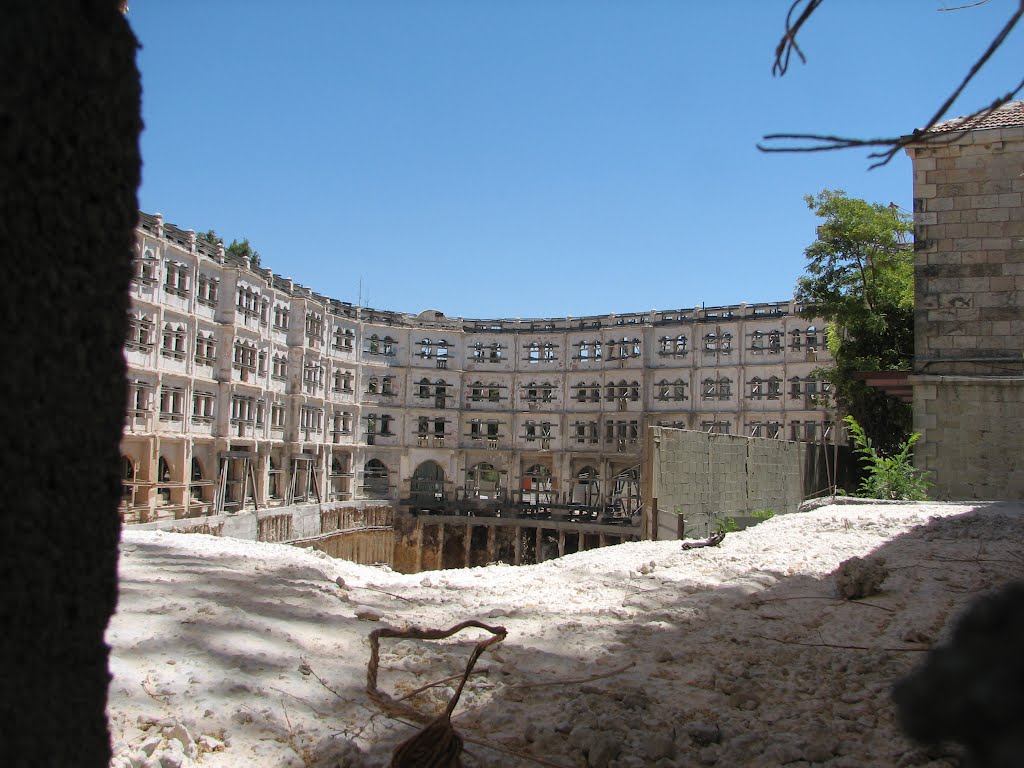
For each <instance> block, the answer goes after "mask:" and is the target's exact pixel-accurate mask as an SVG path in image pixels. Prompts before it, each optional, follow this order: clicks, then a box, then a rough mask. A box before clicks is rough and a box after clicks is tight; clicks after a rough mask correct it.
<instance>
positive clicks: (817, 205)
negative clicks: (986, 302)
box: [796, 189, 914, 450]
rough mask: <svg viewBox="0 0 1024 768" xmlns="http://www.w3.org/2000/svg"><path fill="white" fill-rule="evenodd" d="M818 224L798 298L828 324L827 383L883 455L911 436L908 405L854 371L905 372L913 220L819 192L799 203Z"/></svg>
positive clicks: (910, 345)
mask: <svg viewBox="0 0 1024 768" xmlns="http://www.w3.org/2000/svg"><path fill="white" fill-rule="evenodd" d="M804 199H805V201H806V202H807V206H808V207H809V208H810V209H811V210H812V211H814V213H815V215H817V216H818V217H819V218H821V219H822V224H821V225H820V226H819V227H818V230H817V238H816V239H815V241H814V242H813V243H811V245H810V246H808V247H807V249H806V250H805V251H804V253H805V255H806V256H807V271H806V274H804V275H803V276H802V277H801V278H800V279H799V280H798V281H797V286H796V296H797V298H798V299H799V300H800V301H801V302H803V303H804V304H805V306H806V309H805V310H804V312H805V314H806V315H807V316H813V317H821V318H823V319H825V320H826V321H828V323H829V330H828V338H827V341H828V347H829V352H830V353H831V354H832V357H833V358H834V360H835V365H833V366H831V367H829V368H823V369H821V370H820V371H819V373H820V375H822V376H823V377H824V378H827V379H828V380H829V381H831V382H832V385H833V391H834V393H835V396H836V400H837V402H838V404H839V407H840V408H841V409H842V410H843V412H845V413H848V414H850V415H852V416H854V417H855V418H856V420H857V421H858V422H859V423H860V425H861V426H863V427H864V430H865V432H866V433H867V435H868V436H870V438H871V439H872V440H873V441H874V443H875V444H876V445H878V446H880V447H881V448H882V449H883V450H888V449H893V448H895V447H896V446H898V445H899V444H900V442H901V441H902V440H903V438H904V436H905V435H906V434H907V433H908V432H909V431H910V421H911V411H910V407H909V406H908V405H907V404H906V403H903V402H901V401H899V400H897V399H895V398H891V397H889V396H887V395H885V394H884V393H882V392H879V391H877V390H874V389H871V388H870V387H867V386H866V385H865V384H864V383H863V382H862V381H858V380H857V379H855V378H854V377H853V374H854V372H856V371H893V370H910V368H911V363H912V361H913V355H914V264H913V249H912V246H911V244H910V241H911V237H910V235H911V232H912V225H911V222H910V218H909V217H908V216H907V215H905V214H903V213H901V212H900V211H899V210H898V209H897V208H896V207H895V206H891V205H890V206H885V205H882V204H879V203H868V202H866V201H864V200H859V199H856V198H850V197H847V196H846V193H845V192H843V191H842V190H828V189H825V190H822V191H821V192H820V193H819V194H818V195H816V196H811V195H808V196H807V197H805V198H804Z"/></svg>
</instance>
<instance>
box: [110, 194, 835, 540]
mask: <svg viewBox="0 0 1024 768" xmlns="http://www.w3.org/2000/svg"><path fill="white" fill-rule="evenodd" d="M130 296H131V302H132V305H131V311H130V314H129V332H128V335H127V338H126V340H125V350H124V355H125V359H126V361H127V363H128V404H127V414H126V419H125V428H124V437H123V440H122V443H121V449H122V454H123V458H122V462H121V470H122V473H123V474H122V482H123V486H124V497H123V502H122V514H123V519H124V521H125V522H127V523H147V522H152V521H155V520H171V521H179V522H180V521H182V520H186V519H193V518H203V517H206V516H208V515H210V514H217V513H221V512H237V511H239V510H241V509H247V508H252V507H253V506H255V505H257V504H258V505H259V506H260V507H270V508H275V507H281V506H290V505H294V504H301V503H313V502H317V503H324V504H326V503H330V502H348V501H353V500H374V499H380V500H389V501H392V502H399V503H401V502H402V500H409V503H408V504H406V506H416V504H415V503H414V502H416V501H417V499H418V500H420V501H422V499H424V498H426V499H427V500H428V501H430V502H434V501H435V500H437V499H441V501H442V502H447V501H462V500H467V499H469V500H480V501H487V502H495V503H497V502H498V501H501V502H502V503H504V502H505V501H507V502H508V503H514V502H516V501H518V500H521V499H534V500H537V503H538V505H541V504H540V501H539V500H540V499H541V498H543V499H544V501H551V502H552V503H558V504H561V505H562V506H563V507H565V508H568V507H569V505H581V504H582V505H586V506H593V507H595V508H601V509H604V508H605V507H607V508H612V509H614V510H616V512H618V513H622V514H625V515H626V516H630V517H633V516H635V515H634V514H633V513H634V512H636V510H637V509H638V507H639V502H638V501H637V499H635V498H634V497H633V496H632V495H631V494H630V493H629V492H628V491H629V488H630V487H631V485H632V484H633V480H634V478H635V476H636V474H637V472H638V467H639V466H640V464H641V449H642V444H643V435H644V434H645V430H646V428H647V427H648V426H651V425H654V426H670V427H679V428H688V429H695V430H701V431H704V432H713V433H729V434H734V435H735V434H742V435H754V436H764V437H772V438H779V439H782V438H787V437H788V438H789V439H794V440H806V441H809V442H817V441H818V440H820V439H821V437H822V435H823V434H824V433H825V432H829V438H828V439H829V440H832V439H835V437H836V435H835V432H836V429H837V425H834V424H833V419H834V417H835V410H834V407H833V406H832V403H831V400H830V396H829V395H830V388H829V385H828V383H827V382H824V381H819V380H818V379H817V377H816V375H815V373H814V372H815V370H816V369H817V368H818V367H820V366H823V365H828V363H829V361H830V359H829V356H828V352H827V349H826V348H825V346H824V340H825V327H824V325H823V324H822V323H821V321H820V320H819V321H815V320H813V319H810V318H806V317H804V316H803V315H802V312H801V310H802V307H801V306H800V305H799V304H798V303H797V302H795V301H783V302H771V303H760V304H739V305H733V306H726V307H703V306H702V307H699V308H693V309H670V310H651V311H650V312H640V313H628V314H608V315H600V316H591V317H582V318H570V317H561V318H544V319H525V320H518V319H517V320H512V319H466V318H449V317H446V316H445V315H444V314H442V313H440V312H437V311H435V310H428V311H425V312H422V313H420V314H417V315H413V314H407V313H400V312H391V311H384V310H377V309H372V308H368V307H357V306H353V305H351V304H347V303H344V302H340V301H336V300H334V299H330V298H328V297H326V296H323V295H320V294H318V293H316V292H315V291H312V290H311V289H309V288H306V287H303V286H301V285H297V284H296V283H295V282H294V281H292V280H290V279H289V278H283V277H281V276H279V275H276V274H274V273H273V272H272V271H270V270H269V269H264V268H260V267H258V266H254V265H252V264H251V263H250V262H248V261H246V260H245V259H241V258H237V257H235V256H232V254H230V253H227V252H225V250H224V248H223V245H221V244H217V243H210V242H208V241H206V240H205V239H203V237H201V236H197V235H196V233H195V232H193V231H192V230H185V229H181V228H179V227H176V226H174V225H172V224H170V223H167V222H165V221H164V219H163V217H162V216H161V215H159V214H153V215H150V214H145V213H143V214H140V216H139V223H138V227H137V229H136V251H135V259H134V263H133V279H132V283H131V291H130ZM840 431H841V430H840ZM838 439H839V440H840V442H842V440H843V437H842V435H841V434H840V435H838ZM426 486H429V487H428V489H427V491H426V492H425V491H424V487H426ZM265 516H271V513H270V512H267V513H265ZM262 526H263V528H264V529H265V530H266V532H267V533H268V534H269V533H271V532H272V531H271V528H272V523H270V522H266V523H262Z"/></svg>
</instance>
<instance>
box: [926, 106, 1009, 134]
mask: <svg viewBox="0 0 1024 768" xmlns="http://www.w3.org/2000/svg"><path fill="white" fill-rule="evenodd" d="M1019 125H1024V101H1011V102H1008V103H1007V104H1003V106H1001V107H1000V108H999V109H996V110H994V111H992V112H990V113H989V114H987V115H986V114H984V113H982V115H981V116H979V117H976V118H970V119H968V118H964V117H957V118H954V119H952V120H944V121H943V122H941V123H936V124H935V126H934V127H932V129H931V130H930V131H928V132H929V133H940V132H943V131H977V130H985V129H987V128H1010V127H1016V126H1019Z"/></svg>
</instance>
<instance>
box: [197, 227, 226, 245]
mask: <svg viewBox="0 0 1024 768" xmlns="http://www.w3.org/2000/svg"><path fill="white" fill-rule="evenodd" d="M196 237H198V238H199V239H200V240H205V241H206V242H208V243H209V244H210V245H223V244H224V238H223V237H221V236H220V235H218V234H217V232H216V231H215V230H212V229H208V230H206V231H205V232H199V233H198V234H197V235H196Z"/></svg>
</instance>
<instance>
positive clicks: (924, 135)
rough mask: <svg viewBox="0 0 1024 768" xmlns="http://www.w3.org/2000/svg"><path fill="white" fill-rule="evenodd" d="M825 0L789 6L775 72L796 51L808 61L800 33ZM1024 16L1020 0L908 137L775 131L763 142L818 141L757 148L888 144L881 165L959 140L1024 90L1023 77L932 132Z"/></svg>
mask: <svg viewBox="0 0 1024 768" xmlns="http://www.w3.org/2000/svg"><path fill="white" fill-rule="evenodd" d="M803 2H806V3H807V5H806V7H805V8H804V9H803V12H802V13H801V14H800V16H799V18H798V19H797V21H796V23H795V24H793V23H791V20H792V16H793V13H794V12H795V11H796V9H797V8H798V7H799V6H800V4H801V3H803ZM823 2H824V0H794V2H793V4H792V5H791V6H790V8H789V13H788V14H787V16H786V31H785V33H784V34H783V36H782V39H781V40H780V41H779V44H778V46H777V47H776V49H775V64H774V65H773V66H772V73H773V74H775V75H784V74H786V70H787V69H788V67H789V58H790V56H791V55H792V53H793V52H794V51H795V52H796V54H797V55H798V56H799V57H800V59H801V60H802V61H806V58H805V57H804V55H803V53H802V52H801V50H800V48H799V46H798V45H797V42H796V34H797V33H798V32H799V31H800V29H801V27H802V26H803V24H804V23H805V22H806V21H807V19H808V18H809V17H810V15H811V14H812V13H813V12H814V11H815V10H816V9H817V8H818V7H819V6H820V5H821V3H823ZM987 2H988V0H981V2H978V3H975V4H974V5H982V4H984V3H987ZM971 7H974V6H971V5H965V6H960V7H959V8H948V9H944V10H960V9H961V8H971ZM1022 16H1024V0H1020V3H1019V5H1018V7H1017V11H1016V12H1015V13H1014V14H1013V15H1012V16H1010V19H1009V20H1008V21H1007V22H1006V24H1005V25H1004V26H1003V28H1002V29H1001V30H1000V31H999V33H998V34H997V35H996V36H995V38H994V39H993V40H992V42H991V43H989V46H988V48H987V49H986V50H985V52H984V53H983V54H982V55H981V56H980V57H979V58H978V60H977V61H975V62H974V65H973V66H972V67H971V69H970V71H969V72H968V73H967V75H966V77H964V79H963V81H962V82H961V83H960V85H959V86H957V88H956V90H954V91H953V93H951V94H950V95H949V97H948V98H947V99H946V100H945V101H944V102H943V103H942V106H940V107H939V108H938V109H937V110H936V111H935V114H934V115H932V118H931V120H929V121H928V123H927V124H926V125H925V126H924V128H918V129H915V130H914V131H913V133H911V134H910V135H908V136H901V137H896V138H877V139H854V138H847V137H844V136H831V135H828V134H817V133H772V134H768V135H766V136H764V137H763V141H765V142H768V141H804V142H814V143H812V144H806V145H803V146H767V145H765V144H763V143H759V144H758V145H757V148H758V149H759V150H761V151H762V152H830V151H832V150H836V149H851V148H855V147H887V149H886V150H885V151H878V152H872V153H871V154H869V155H868V157H869V158H870V159H874V160H877V162H875V163H873V164H872V165H871V166H869V168H878V167H879V166H883V165H885V164H886V163H888V162H889V161H890V160H892V158H893V157H895V156H896V155H897V154H898V153H899V152H900V150H902V149H903V148H904V147H906V146H908V145H909V144H913V143H918V142H922V141H924V142H929V143H943V142H947V141H953V140H955V139H956V138H957V137H958V135H959V133H960V132H962V131H965V130H970V129H971V128H972V127H973V126H974V125H976V124H977V123H978V122H980V121H981V120H983V119H985V118H986V117H988V116H989V115H990V114H992V113H993V112H994V111H995V110H997V109H999V108H1000V107H1001V106H1003V105H1004V104H1006V103H1008V102H1010V101H1012V100H1013V99H1014V98H1015V97H1016V96H1017V94H1019V93H1020V92H1021V91H1022V90H1024V79H1022V80H1021V81H1020V82H1019V83H1018V84H1017V85H1016V86H1015V87H1014V88H1013V89H1012V90H1010V91H1008V92H1007V93H1005V94H1003V95H1002V96H1000V97H998V98H997V99H995V100H994V101H993V102H992V103H991V104H989V105H988V106H987V107H984V108H983V109H979V110H977V111H976V112H972V113H971V114H969V115H967V116H966V117H964V118H963V119H962V120H961V122H960V125H959V126H958V127H957V128H956V129H954V130H953V131H952V132H951V133H952V135H949V136H944V135H942V134H936V133H929V132H930V131H931V130H932V129H933V128H934V127H935V126H936V124H938V122H939V121H940V120H941V119H942V117H943V116H944V115H945V114H946V113H947V112H948V111H949V109H950V108H951V107H952V106H953V104H954V103H955V102H956V100H957V99H958V98H959V97H960V94H962V93H963V91H964V89H965V88H966V87H967V85H968V83H970V82H971V80H973V79H974V76H975V75H976V74H978V72H980V71H981V69H982V67H984V66H985V64H986V63H987V62H988V60H989V59H990V58H991V57H992V55H993V54H994V53H995V52H996V51H997V50H999V47H1000V46H1001V45H1002V44H1003V42H1004V41H1005V40H1006V38H1007V36H1009V34H1010V32H1012V31H1013V28H1014V27H1015V26H1016V24H1017V22H1018V21H1020V19H1021V17H1022Z"/></svg>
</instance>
